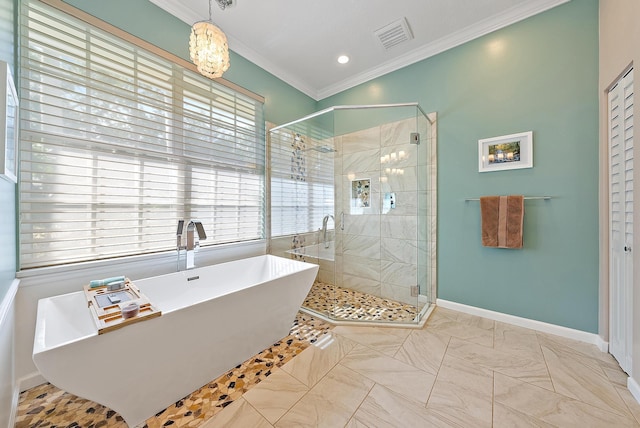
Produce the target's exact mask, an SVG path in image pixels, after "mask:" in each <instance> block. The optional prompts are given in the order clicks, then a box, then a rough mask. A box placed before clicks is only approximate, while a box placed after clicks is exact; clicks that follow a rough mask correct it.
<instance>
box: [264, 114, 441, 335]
mask: <svg viewBox="0 0 640 428" xmlns="http://www.w3.org/2000/svg"><path fill="white" fill-rule="evenodd" d="M436 125H437V123H436V114H435V113H431V114H425V113H424V112H423V111H422V109H421V108H420V106H419V105H418V104H417V103H407V104H391V105H389V104H387V105H367V106H336V107H331V108H328V109H325V110H322V111H319V112H317V113H314V114H312V115H309V116H307V117H303V118H301V119H298V120H296V121H293V122H290V123H288V124H284V125H281V126H276V127H272V128H271V129H270V130H269V132H268V141H267V142H268V160H269V163H268V168H267V174H268V183H269V186H268V193H269V195H268V198H267V200H268V203H269V207H268V210H267V212H268V219H267V225H268V226H267V228H268V237H269V240H268V241H269V242H268V247H269V252H270V253H271V254H275V255H279V256H284V257H291V258H295V259H298V260H302V261H305V262H309V263H316V264H319V265H320V269H319V272H318V277H317V278H316V282H315V283H314V285H313V287H312V289H311V292H310V293H309V296H307V299H306V300H305V302H304V305H303V310H306V311H309V312H311V313H313V314H315V315H319V316H321V317H323V318H326V319H328V320H330V321H340V322H344V321H352V322H373V323H394V324H402V325H418V324H420V322H421V321H423V320H424V319H425V314H426V313H427V312H428V311H429V309H430V308H431V307H432V303H433V301H434V300H435V296H436V277H437V270H436V205H435V204H436V168H437V166H436V132H437V130H436Z"/></svg>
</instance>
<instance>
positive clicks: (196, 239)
mask: <svg viewBox="0 0 640 428" xmlns="http://www.w3.org/2000/svg"><path fill="white" fill-rule="evenodd" d="M183 229H184V220H178V230H177V232H176V237H177V239H176V248H177V252H178V269H177V270H178V271H180V252H181V251H182V250H185V251H186V255H187V257H186V263H185V268H186V269H193V268H194V267H196V263H195V253H196V252H197V251H198V249H199V248H200V241H204V240H205V239H207V234H206V233H205V231H204V226H202V222H200V221H197V220H191V221H190V222H189V224H187V243H186V245H182V234H183Z"/></svg>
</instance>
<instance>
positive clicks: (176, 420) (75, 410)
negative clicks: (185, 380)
mask: <svg viewBox="0 0 640 428" xmlns="http://www.w3.org/2000/svg"><path fill="white" fill-rule="evenodd" d="M330 327H331V326H330V325H329V324H327V323H325V322H324V321H321V320H318V319H316V318H313V317H311V316H309V315H307V314H304V313H302V312H299V313H298V315H297V316H296V319H295V320H294V322H293V325H292V328H291V332H290V334H289V336H287V337H285V338H283V339H282V340H280V341H279V342H277V343H275V344H274V345H273V346H271V347H269V348H267V349H265V350H264V351H262V352H261V353H260V354H258V355H256V356H254V357H252V358H250V359H248V360H247V361H245V362H243V363H242V364H239V365H238V366H236V367H235V368H233V369H231V370H229V371H228V372H227V373H225V374H223V375H222V376H220V377H219V378H217V379H215V380H213V381H211V382H210V383H208V384H207V385H204V386H203V387H202V388H200V389H198V390H197V391H194V392H193V393H192V394H190V395H189V396H187V397H184V398H183V399H181V400H179V401H178V402H176V403H174V404H173V405H171V406H169V407H168V408H167V409H165V410H163V411H161V412H159V413H158V414H156V415H155V416H153V417H151V418H149V419H148V420H147V421H146V425H145V427H146V428H157V427H165V426H170V425H174V426H180V427H183V426H185V427H196V426H199V425H202V423H203V422H205V421H206V420H208V419H210V418H211V417H212V416H214V415H215V414H216V413H219V412H220V411H222V410H223V409H224V408H225V407H226V406H228V405H229V404H231V403H232V402H233V401H234V400H237V399H238V398H240V397H241V396H242V395H243V394H244V393H245V392H247V391H249V390H250V389H251V388H252V387H254V386H255V385H258V384H259V383H260V382H263V381H264V380H265V379H267V378H268V377H269V376H270V375H271V374H272V373H273V371H274V370H277V369H278V367H281V366H282V365H284V364H285V363H286V362H288V361H289V360H291V359H292V358H294V357H295V356H297V355H298V354H300V353H301V352H302V351H303V350H304V349H305V348H307V347H308V346H309V345H310V344H312V343H314V342H316V341H318V340H322V338H323V337H324V336H325V335H326V334H327V333H328V331H329V329H330ZM15 426H16V428H26V427H61V426H64V427H90V428H101V427H105V428H111V427H125V428H126V426H127V425H126V423H125V422H124V420H123V419H122V417H121V416H120V415H119V414H117V413H116V412H114V411H113V410H111V409H109V408H107V407H105V406H102V405H100V404H97V403H95V402H92V401H89V400H85V399H82V398H79V397H77V396H75V395H72V394H69V393H67V392H65V391H62V390H60V389H58V388H56V387H55V386H53V385H51V384H49V383H47V384H44V385H40V386H37V387H35V388H31V389H29V390H27V391H24V392H23V393H21V394H20V400H19V403H18V414H17V417H16V425H15Z"/></svg>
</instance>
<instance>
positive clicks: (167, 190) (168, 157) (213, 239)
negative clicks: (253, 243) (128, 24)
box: [19, 0, 265, 269]
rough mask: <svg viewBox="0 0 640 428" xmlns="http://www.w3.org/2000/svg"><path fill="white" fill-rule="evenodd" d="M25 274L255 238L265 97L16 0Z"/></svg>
mask: <svg viewBox="0 0 640 428" xmlns="http://www.w3.org/2000/svg"><path fill="white" fill-rule="evenodd" d="M22 16H23V20H22V23H21V33H20V37H21V46H22V49H21V60H20V64H21V152H20V156H21V159H20V165H21V173H20V203H19V206H20V267H21V269H28V268H35V267H42V266H51V265H58V264H66V263H73V262H81V261H88V260H99V259H106V258H113V257H121V256H127V255H133V254H144V253H153V252H159V251H165V250H170V249H172V248H175V233H176V225H177V221H178V219H181V218H184V219H185V220H187V221H188V220H189V219H198V220H201V221H202V223H203V225H204V226H205V229H206V232H207V240H206V241H203V242H202V243H201V245H203V246H205V245H215V244H221V243H231V242H239V241H247V240H255V239H262V238H264V220H263V218H264V157H265V150H264V146H265V144H264V120H263V116H262V102H260V101H257V100H255V99H253V98H252V97H250V96H247V95H245V94H244V93H240V92H239V91H236V90H233V89H230V88H228V87H226V86H223V85H221V84H219V83H216V82H214V81H211V80H209V79H207V78H205V77H202V76H200V75H199V74H197V73H195V72H193V71H191V70H189V69H186V68H184V67H182V66H180V65H178V64H176V63H174V62H172V61H170V60H168V59H165V58H164V57H163V56H160V55H158V54H156V53H153V52H150V51H147V50H145V49H142V48H140V47H139V46H138V45H137V44H134V43H132V42H130V41H126V40H123V39H121V38H119V37H117V36H115V35H112V34H110V33H109V32H107V31H105V30H101V29H98V28H96V27H94V26H92V25H90V24H88V23H86V22H84V21H82V20H80V19H77V18H74V17H72V16H70V15H68V14H66V13H64V12H62V11H59V10H57V9H55V8H52V7H50V6H47V5H45V4H43V3H41V2H39V1H31V0H30V1H24V2H22Z"/></svg>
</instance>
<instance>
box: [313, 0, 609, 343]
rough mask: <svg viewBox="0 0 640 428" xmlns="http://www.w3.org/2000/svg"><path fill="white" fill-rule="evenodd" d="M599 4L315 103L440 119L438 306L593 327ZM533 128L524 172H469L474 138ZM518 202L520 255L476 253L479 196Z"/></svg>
mask: <svg viewBox="0 0 640 428" xmlns="http://www.w3.org/2000/svg"><path fill="white" fill-rule="evenodd" d="M597 73H598V2H597V0H580V1H572V2H570V3H567V4H565V5H562V6H559V7H556V8H554V9H551V10H549V11H547V12H545V13H542V14H540V15H537V16H534V17H532V18H529V19H527V20H524V21H522V22H519V23H516V24H514V25H511V26H509V27H507V28H505V29H502V30H500V31H497V32H494V33H491V34H489V35H487V36H485V37H482V38H480V39H477V40H474V41H472V42H469V43H466V44H464V45H462V46H459V47H457V48H454V49H452V50H449V51H447V52H444V53H442V54H439V55H437V56H434V57H432V58H429V59H426V60H424V61H421V62H419V63H416V64H414V65H411V66H409V67H405V68H403V69H401V70H398V71H396V72H394V73H390V74H388V75H385V76H383V77H380V78H378V79H375V80H373V81H370V82H368V83H365V84H362V85H360V86H358V87H355V88H353V89H350V90H348V91H344V92H342V93H340V94H338V95H335V96H333V97H330V98H327V99H325V100H322V101H321V102H320V103H319V106H318V108H319V109H320V108H326V107H329V106H332V105H340V104H378V103H396V102H410V101H418V102H419V103H420V105H421V106H422V108H423V109H424V110H425V111H426V112H430V111H436V112H437V113H438V214H439V217H438V297H439V298H441V299H445V300H450V301H454V302H458V303H463V304H467V305H472V306H476V307H480V308H485V309H489V310H494V311H498V312H503V313H507V314H512V315H516V316H520V317H525V318H530V319H535V320H540V321H544V322H549V323H553V324H557V325H562V326H566V327H570V328H575V329H579V330H583V331H588V332H592V333H596V332H597V328H598V182H597V181H598V92H597V91H598V89H597V88H598V74H597ZM523 131H533V135H534V144H533V149H534V168H532V169H522V170H514V171H503V172H489V173H479V172H478V149H477V144H478V143H477V142H478V139H481V138H488V137H494V136H499V135H505V134H511V133H516V132H523ZM498 194H524V195H533V196H536V195H551V196H553V197H554V198H553V199H552V200H551V201H548V202H545V201H527V202H525V230H524V249H522V250H504V249H490V248H484V247H482V245H481V241H480V210H479V203H478V202H465V201H464V200H465V198H477V197H479V196H482V195H498Z"/></svg>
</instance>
